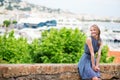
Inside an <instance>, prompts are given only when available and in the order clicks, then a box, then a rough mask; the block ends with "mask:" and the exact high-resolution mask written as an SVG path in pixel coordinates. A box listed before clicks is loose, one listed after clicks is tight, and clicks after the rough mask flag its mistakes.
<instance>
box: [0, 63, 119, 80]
mask: <svg viewBox="0 0 120 80" xmlns="http://www.w3.org/2000/svg"><path fill="white" fill-rule="evenodd" d="M100 68H101V71H100V72H101V78H102V80H120V64H101V65H100ZM0 80H80V77H79V74H78V68H77V64H0Z"/></svg>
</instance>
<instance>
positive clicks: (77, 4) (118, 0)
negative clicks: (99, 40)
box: [23, 0, 120, 17]
mask: <svg viewBox="0 0 120 80" xmlns="http://www.w3.org/2000/svg"><path fill="white" fill-rule="evenodd" d="M23 1H28V2H30V3H34V4H37V5H42V6H46V7H49V8H55V9H57V8H60V9H62V10H67V11H71V12H74V13H77V14H90V15H96V16H112V17H120V0H23Z"/></svg>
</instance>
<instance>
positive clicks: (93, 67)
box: [92, 66, 100, 71]
mask: <svg viewBox="0 0 120 80" xmlns="http://www.w3.org/2000/svg"><path fill="white" fill-rule="evenodd" d="M92 69H93V70H94V71H100V68H99V67H98V66H92Z"/></svg>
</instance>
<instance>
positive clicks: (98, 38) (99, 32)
mask: <svg viewBox="0 0 120 80" xmlns="http://www.w3.org/2000/svg"><path fill="white" fill-rule="evenodd" d="M91 27H94V28H96V29H97V30H98V37H97V40H98V42H99V45H100V43H101V37H100V34H101V31H100V28H99V27H98V25H96V24H93V25H92V26H91Z"/></svg>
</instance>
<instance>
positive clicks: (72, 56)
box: [0, 28, 113, 63]
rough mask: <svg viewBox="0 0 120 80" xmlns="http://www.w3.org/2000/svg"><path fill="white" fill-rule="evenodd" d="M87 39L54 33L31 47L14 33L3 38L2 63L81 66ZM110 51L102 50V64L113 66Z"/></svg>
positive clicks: (76, 32)
mask: <svg viewBox="0 0 120 80" xmlns="http://www.w3.org/2000/svg"><path fill="white" fill-rule="evenodd" d="M85 39H86V36H85V34H84V33H82V32H81V31H79V30H78V29H75V30H72V29H67V28H63V29H60V30H57V29H50V30H47V31H44V32H43V33H42V38H41V39H35V40H34V41H33V42H32V43H27V39H25V38H22V37H20V38H17V39H16V38H15V37H14V31H12V32H10V33H9V34H8V35H3V36H0V63H77V62H78V61H79V59H80V57H81V55H82V54H83V50H84V43H85ZM107 51H108V47H107V46H105V47H104V48H103V50H102V57H101V59H102V60H101V62H102V63H108V62H112V61H113V58H112V57H111V58H108V56H107Z"/></svg>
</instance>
